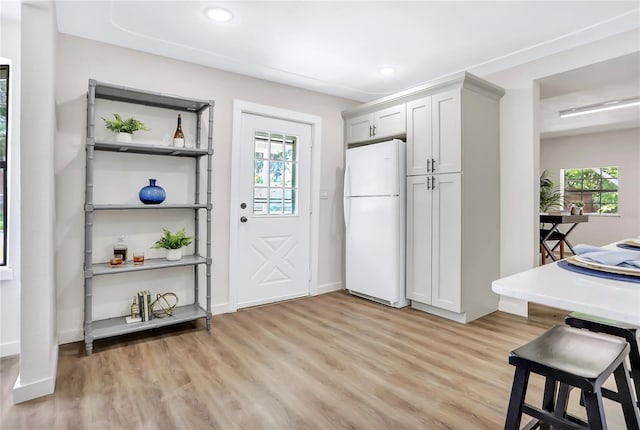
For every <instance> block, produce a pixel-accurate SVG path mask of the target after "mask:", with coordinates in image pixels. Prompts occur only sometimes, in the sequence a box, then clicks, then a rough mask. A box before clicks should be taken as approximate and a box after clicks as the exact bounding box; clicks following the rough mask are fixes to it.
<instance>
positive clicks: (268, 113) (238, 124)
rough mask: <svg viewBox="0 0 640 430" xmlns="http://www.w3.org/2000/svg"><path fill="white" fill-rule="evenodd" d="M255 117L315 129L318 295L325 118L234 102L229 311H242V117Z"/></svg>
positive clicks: (313, 215)
mask: <svg viewBox="0 0 640 430" xmlns="http://www.w3.org/2000/svg"><path fill="white" fill-rule="evenodd" d="M244 114H252V115H259V116H264V117H268V118H273V119H281V120H285V121H292V122H299V123H302V124H308V125H309V126H311V184H310V191H311V195H310V196H309V197H310V208H309V210H310V214H309V247H310V248H309V259H310V261H309V272H310V273H309V295H310V296H315V295H317V294H318V253H319V228H320V154H321V148H322V139H321V136H322V118H321V117H319V116H316V115H311V114H307V113H303V112H295V111H291V110H287V109H280V108H276V107H273V106H267V105H261V104H257V103H252V102H248V101H244V100H237V99H234V101H233V135H232V138H231V173H230V175H231V187H230V195H229V302H228V309H227V310H228V311H229V312H236V311H237V310H238V288H237V281H236V279H237V271H238V270H241V268H240V267H238V265H237V262H238V253H239V247H238V219H239V216H240V215H239V214H240V213H239V209H238V208H239V204H240V199H239V197H238V190H239V188H240V180H239V175H238V171H239V169H240V156H241V145H242V141H241V139H242V115H244Z"/></svg>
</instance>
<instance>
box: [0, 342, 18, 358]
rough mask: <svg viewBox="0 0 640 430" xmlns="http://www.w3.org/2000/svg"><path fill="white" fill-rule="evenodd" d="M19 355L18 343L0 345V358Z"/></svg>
mask: <svg viewBox="0 0 640 430" xmlns="http://www.w3.org/2000/svg"><path fill="white" fill-rule="evenodd" d="M19 354H20V341H19V340H17V341H15V342H7V343H2V344H0V357H10V356H12V355H19Z"/></svg>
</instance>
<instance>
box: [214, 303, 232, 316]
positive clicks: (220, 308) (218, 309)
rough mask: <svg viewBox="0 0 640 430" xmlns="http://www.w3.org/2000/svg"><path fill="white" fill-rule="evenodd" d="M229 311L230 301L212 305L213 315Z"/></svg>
mask: <svg viewBox="0 0 640 430" xmlns="http://www.w3.org/2000/svg"><path fill="white" fill-rule="evenodd" d="M228 313H229V303H220V304H218V305H213V306H211V315H220V314H228Z"/></svg>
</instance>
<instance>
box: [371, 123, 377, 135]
mask: <svg viewBox="0 0 640 430" xmlns="http://www.w3.org/2000/svg"><path fill="white" fill-rule="evenodd" d="M375 135H376V125H375V124H374V125H373V134H372V136H375Z"/></svg>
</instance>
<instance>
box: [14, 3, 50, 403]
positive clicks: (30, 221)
mask: <svg viewBox="0 0 640 430" xmlns="http://www.w3.org/2000/svg"><path fill="white" fill-rule="evenodd" d="M21 12H22V34H21V37H22V41H21V49H22V95H21V100H22V109H21V117H22V130H21V141H20V146H21V150H22V166H21V178H20V179H21V180H20V182H21V186H22V207H21V213H22V214H23V217H22V246H21V252H22V262H23V263H24V268H25V270H23V271H22V288H21V299H20V301H21V311H22V312H21V318H20V326H21V332H20V346H21V352H20V374H19V376H18V380H17V381H16V384H15V386H14V389H13V400H14V402H15V403H19V402H23V401H26V400H30V399H33V398H36V397H40V396H44V395H46V394H50V393H53V391H54V389H55V379H56V368H57V358H58V345H57V337H56V308H55V306H56V301H55V291H56V290H55V283H54V279H55V276H54V275H55V267H54V259H53V255H54V241H53V232H54V217H55V194H54V186H53V185H54V180H55V178H54V173H53V158H54V138H55V126H56V124H55V119H56V117H55V98H54V88H55V72H54V71H55V67H54V64H55V52H56V49H55V47H56V36H57V31H56V23H55V12H54V8H53V3H51V2H37V3H26V2H25V3H23V4H22V11H21ZM34 29H37V31H34Z"/></svg>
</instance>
